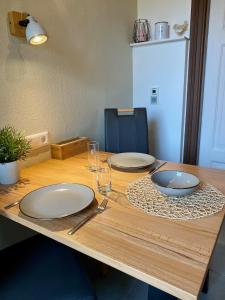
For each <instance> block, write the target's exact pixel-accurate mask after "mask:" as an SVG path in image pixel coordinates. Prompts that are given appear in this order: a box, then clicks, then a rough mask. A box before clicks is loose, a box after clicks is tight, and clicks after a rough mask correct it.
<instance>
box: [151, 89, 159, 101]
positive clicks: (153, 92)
mask: <svg viewBox="0 0 225 300" xmlns="http://www.w3.org/2000/svg"><path fill="white" fill-rule="evenodd" d="M150 100H151V104H152V105H156V104H158V102H159V88H158V87H152V88H151V95H150Z"/></svg>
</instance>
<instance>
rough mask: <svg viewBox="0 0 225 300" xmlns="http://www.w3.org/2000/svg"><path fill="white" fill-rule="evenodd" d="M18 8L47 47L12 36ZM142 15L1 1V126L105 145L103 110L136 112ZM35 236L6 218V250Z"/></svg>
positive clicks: (128, 6)
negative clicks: (133, 43)
mask: <svg viewBox="0 0 225 300" xmlns="http://www.w3.org/2000/svg"><path fill="white" fill-rule="evenodd" d="M11 10H18V11H25V12H28V13H30V14H31V15H33V16H34V17H35V18H36V19H37V20H39V21H40V23H41V24H42V25H43V26H44V27H45V29H46V30H47V32H48V34H49V41H48V43H46V44H45V45H43V46H39V47H31V46H28V45H27V43H26V42H25V41H24V40H22V39H17V38H15V37H12V36H10V34H9V32H8V24H7V13H8V11H11ZM136 17H137V3H136V0H120V1H118V0H107V1H105V0H91V1H90V0H76V1H74V0H66V1H60V0H47V1H46V0H38V1H37V0H17V1H15V0H1V1H0V43H1V45H0V128H1V127H2V126H4V125H6V124H11V125H13V126H15V127H16V128H18V129H19V130H24V131H25V133H26V134H27V135H29V134H32V133H37V132H41V131H44V130H48V131H49V132H50V135H51V138H52V141H53V142H56V141H60V140H62V139H63V140H64V139H66V138H71V137H74V136H79V135H82V136H88V137H90V138H93V139H97V140H99V141H100V142H101V143H102V144H103V140H104V138H103V136H104V122H103V116H104V114H103V112H104V108H105V107H130V106H132V50H131V48H130V47H129V41H130V36H131V33H132V26H133V21H134V19H136ZM28 235H29V233H27V231H24V230H23V229H22V227H21V226H17V225H16V224H15V223H14V224H12V223H10V224H9V222H8V223H7V220H5V219H3V218H1V219H0V249H1V248H3V247H4V246H8V245H10V244H11V243H12V242H13V241H17V240H18V239H16V237H19V239H22V238H25V237H27V236H28Z"/></svg>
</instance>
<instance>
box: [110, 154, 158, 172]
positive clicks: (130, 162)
mask: <svg viewBox="0 0 225 300" xmlns="http://www.w3.org/2000/svg"><path fill="white" fill-rule="evenodd" d="M109 162H110V163H111V165H112V166H113V167H116V168H120V169H141V168H146V167H148V166H150V165H152V164H153V163H154V162H155V157H153V156H151V155H148V154H143V153H134V152H127V153H119V154H114V155H112V156H111V157H110V158H109Z"/></svg>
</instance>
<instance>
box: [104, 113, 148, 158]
mask: <svg viewBox="0 0 225 300" xmlns="http://www.w3.org/2000/svg"><path fill="white" fill-rule="evenodd" d="M105 151H107V152H113V153H122V152H139V153H149V144H148V122H147V112H146V108H134V109H133V111H132V112H131V113H129V114H127V113H126V114H120V113H119V111H118V110H117V109H105Z"/></svg>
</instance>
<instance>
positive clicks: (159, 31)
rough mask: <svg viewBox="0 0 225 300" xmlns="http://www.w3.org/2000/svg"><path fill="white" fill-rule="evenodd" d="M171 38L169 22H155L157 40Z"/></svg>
mask: <svg viewBox="0 0 225 300" xmlns="http://www.w3.org/2000/svg"><path fill="white" fill-rule="evenodd" d="M168 38H169V24H168V22H157V23H155V40H164V39H168Z"/></svg>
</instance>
